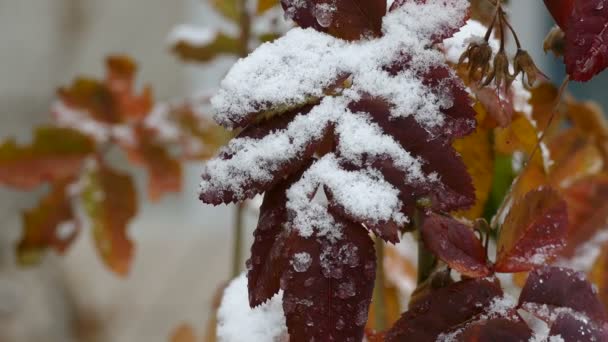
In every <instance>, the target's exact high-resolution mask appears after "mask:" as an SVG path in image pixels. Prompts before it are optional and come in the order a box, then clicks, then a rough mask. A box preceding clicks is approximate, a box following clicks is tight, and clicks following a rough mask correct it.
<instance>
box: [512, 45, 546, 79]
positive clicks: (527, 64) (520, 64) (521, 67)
mask: <svg viewBox="0 0 608 342" xmlns="http://www.w3.org/2000/svg"><path fill="white" fill-rule="evenodd" d="M513 67H514V69H515V75H514V76H513V77H514V78H515V77H517V75H519V73H523V74H524V76H526V77H527V78H528V85H529V86H530V87H532V86H533V85H534V82H536V80H537V79H538V78H539V77H545V76H544V74H543V73H542V71H540V69H538V67H536V64H534V61H533V60H532V57H530V55H529V54H528V52H527V51H525V50H521V49H519V50H517V54H516V55H515V58H514V59H513Z"/></svg>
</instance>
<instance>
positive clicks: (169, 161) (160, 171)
mask: <svg viewBox="0 0 608 342" xmlns="http://www.w3.org/2000/svg"><path fill="white" fill-rule="evenodd" d="M135 134H136V135H137V137H138V139H137V146H135V147H127V151H128V153H129V158H130V159H131V161H133V162H135V163H137V164H140V165H142V166H144V167H145V168H146V169H147V170H148V174H149V179H148V197H149V198H150V200H152V201H158V200H160V198H161V197H162V196H163V195H164V194H166V193H169V192H179V191H181V188H182V165H181V163H180V162H179V161H178V160H177V159H175V158H173V157H172V156H171V155H170V154H169V151H168V150H167V148H166V147H165V146H164V145H162V144H160V143H158V142H156V141H155V140H154V138H153V135H152V133H151V132H150V131H149V130H148V129H146V128H144V127H142V126H138V127H136V128H135Z"/></svg>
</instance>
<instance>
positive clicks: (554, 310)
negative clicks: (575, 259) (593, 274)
mask: <svg viewBox="0 0 608 342" xmlns="http://www.w3.org/2000/svg"><path fill="white" fill-rule="evenodd" d="M519 307H520V308H522V309H524V310H526V311H528V312H530V313H532V314H534V315H536V316H537V317H539V318H541V319H543V320H545V321H547V322H549V323H553V322H554V321H555V319H556V318H557V316H558V315H559V314H560V313H562V312H568V313H571V314H573V315H577V316H579V317H581V318H585V319H587V320H590V319H591V320H593V321H595V322H599V323H600V324H603V323H604V322H606V318H607V316H606V311H605V309H604V306H603V305H602V303H601V302H600V300H599V298H598V297H597V294H596V292H595V290H594V289H593V287H592V285H591V283H589V282H588V281H587V279H585V275H584V274H583V273H581V272H575V271H572V270H569V269H565V268H560V267H543V268H539V269H536V270H534V271H532V272H530V274H529V275H528V280H527V281H526V285H525V286H524V288H523V290H522V292H521V295H520V297H519Z"/></svg>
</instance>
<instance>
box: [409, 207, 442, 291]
mask: <svg viewBox="0 0 608 342" xmlns="http://www.w3.org/2000/svg"><path fill="white" fill-rule="evenodd" d="M421 221H422V220H421V218H420V211H419V210H416V212H415V213H414V225H415V227H416V229H417V232H418V285H420V284H422V283H423V282H424V281H426V280H427V279H428V278H429V277H430V276H431V274H432V273H433V270H434V269H435V265H436V264H437V259H436V258H435V256H434V255H433V253H431V251H429V250H428V249H427V248H426V246H425V245H424V241H422V236H421V234H420V228H421V225H422V222H421Z"/></svg>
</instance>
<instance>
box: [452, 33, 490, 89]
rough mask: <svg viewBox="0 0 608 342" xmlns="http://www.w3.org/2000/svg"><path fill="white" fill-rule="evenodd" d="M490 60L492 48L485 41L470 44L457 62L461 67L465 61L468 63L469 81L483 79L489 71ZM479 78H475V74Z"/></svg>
mask: <svg viewBox="0 0 608 342" xmlns="http://www.w3.org/2000/svg"><path fill="white" fill-rule="evenodd" d="M491 58H492V48H491V47H490V44H488V42H487V41H485V40H484V41H476V42H471V43H470V44H469V46H468V47H467V49H466V51H465V52H464V53H463V54H462V55H461V56H460V60H459V61H458V64H459V65H462V64H463V63H464V62H465V61H467V60H468V62H469V65H468V66H469V79H471V80H474V79H483V78H484V77H485V76H486V75H487V74H488V70H489V69H490V59H491ZM478 72H479V73H480V74H479V76H478V77H479V78H476V77H475V76H476V74H477V73H478Z"/></svg>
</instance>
